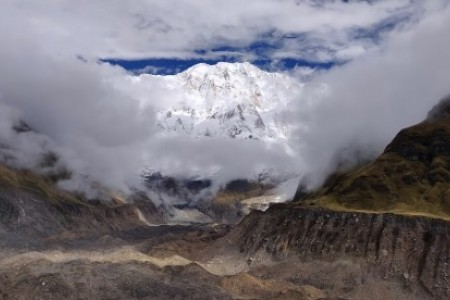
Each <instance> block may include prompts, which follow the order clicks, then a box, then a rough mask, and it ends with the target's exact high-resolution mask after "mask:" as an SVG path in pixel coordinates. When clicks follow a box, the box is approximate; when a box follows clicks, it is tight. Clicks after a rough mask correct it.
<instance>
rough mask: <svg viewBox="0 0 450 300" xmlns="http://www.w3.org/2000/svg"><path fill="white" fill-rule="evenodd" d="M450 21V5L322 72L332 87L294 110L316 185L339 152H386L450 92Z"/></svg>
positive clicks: (322, 81)
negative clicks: (398, 135) (375, 48)
mask: <svg viewBox="0 0 450 300" xmlns="http://www.w3.org/2000/svg"><path fill="white" fill-rule="evenodd" d="M448 28H450V9H449V8H446V9H444V10H440V11H435V12H434V13H431V14H429V15H428V16H427V17H426V18H425V19H424V20H422V21H421V22H420V24H418V25H416V26H413V27H412V28H410V29H409V30H407V31H404V32H403V31H402V32H395V33H394V34H392V35H391V36H390V37H389V39H388V40H387V41H386V43H385V44H383V47H382V48H381V49H380V50H379V51H377V52H373V53H371V54H370V55H366V56H364V57H362V58H360V59H358V60H355V61H353V62H352V63H349V64H347V65H344V66H341V67H339V68H335V69H333V70H331V71H329V72H323V73H321V74H320V75H319V76H317V77H316V78H315V79H314V81H313V83H314V82H316V83H320V84H324V85H325V86H326V89H325V92H323V93H317V90H316V89H314V90H312V92H310V94H309V96H308V93H306V96H305V97H306V98H305V99H303V102H299V105H298V107H297V110H296V111H295V112H294V114H293V118H294V120H297V121H298V122H297V124H298V125H299V129H298V131H297V132H296V133H295V135H294V137H293V139H296V141H295V142H294V141H293V143H294V144H296V146H297V147H298V148H297V149H298V151H299V158H300V159H301V160H302V161H303V163H302V166H303V167H304V168H303V171H304V172H305V173H306V174H308V176H309V180H310V183H311V184H312V185H317V184H320V183H321V181H322V180H323V179H324V177H325V176H326V175H327V174H329V172H331V171H332V168H333V166H335V165H334V164H335V163H336V162H335V158H336V153H338V152H339V151H345V150H351V149H352V148H358V147H359V148H361V149H363V150H364V151H371V152H372V153H373V154H378V153H380V152H381V151H382V150H383V148H384V147H385V146H386V145H387V143H388V142H389V141H390V140H391V139H392V138H393V137H394V136H395V134H396V133H397V132H398V131H399V130H400V129H401V128H404V127H406V126H410V125H413V124H415V123H418V122H420V121H422V120H423V119H424V118H425V116H426V114H427V112H428V111H429V110H430V109H431V107H432V106H433V105H434V104H435V103H437V102H438V100H439V99H441V98H443V97H444V96H445V95H447V94H449V93H450V60H448V58H447V57H448V49H450V40H448V39H446V38H445V36H446V35H447V31H448ZM294 122H295V121H294ZM344 154H345V153H344ZM346 155H350V156H351V155H354V153H351V151H350V152H348V153H347V154H346ZM350 159H351V157H350Z"/></svg>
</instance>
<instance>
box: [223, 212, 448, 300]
mask: <svg viewBox="0 0 450 300" xmlns="http://www.w3.org/2000/svg"><path fill="white" fill-rule="evenodd" d="M228 238H229V239H231V241H232V242H231V244H234V243H236V245H237V247H238V248H239V251H240V252H242V253H245V254H246V255H247V256H248V259H249V262H250V263H253V262H255V261H257V260H258V257H264V256H265V255H267V254H268V255H270V256H271V257H273V258H274V259H275V260H278V261H283V260H286V259H288V257H292V256H294V257H297V258H298V259H300V260H301V261H304V262H329V263H333V262H339V261H341V262H342V261H351V262H352V263H353V264H357V265H358V266H359V267H358V268H359V269H364V272H365V273H366V274H367V276H366V277H370V278H375V280H379V281H389V282H397V283H398V285H399V286H403V287H404V294H405V295H408V294H410V295H411V299H426V298H433V299H448V297H450V283H449V282H448V280H450V278H449V277H450V265H449V263H450V224H449V223H448V222H445V221H440V220H435V219H427V218H422V217H406V216H399V215H393V214H364V213H346V212H333V211H328V210H321V209H305V208H299V207H294V206H292V205H286V204H281V205H274V206H272V207H271V208H269V210H268V211H267V212H265V213H261V212H253V213H252V214H251V215H249V216H248V217H247V218H245V219H244V220H243V222H242V223H240V224H239V225H238V226H237V228H236V229H235V230H234V231H233V232H232V233H231V234H230V235H229V237H228ZM325 269H326V268H325ZM328 270H329V271H330V270H331V267H329V268H328ZM300 276H301V275H300ZM322 276H323V278H315V279H319V280H320V281H325V282H326V280H327V279H329V280H330V281H333V280H334V279H333V278H334V277H333V276H332V275H330V274H327V272H325V273H324V274H323V275H322ZM360 280H361V281H359V282H358V280H356V279H355V282H354V283H353V284H349V286H348V288H349V289H355V288H357V287H358V286H359V287H361V286H364V284H365V283H364V282H363V281H364V276H362V277H361V278H360ZM330 285H331V283H330V284H329V285H328V286H323V287H322V288H324V289H325V290H326V289H331V288H332V287H330Z"/></svg>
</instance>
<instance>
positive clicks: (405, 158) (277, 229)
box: [0, 99, 450, 299]
mask: <svg viewBox="0 0 450 300" xmlns="http://www.w3.org/2000/svg"><path fill="white" fill-rule="evenodd" d="M449 112H450V100H448V99H447V100H445V101H443V102H442V103H441V104H440V105H438V106H437V107H436V108H435V109H433V110H432V111H431V112H430V114H429V116H428V118H427V119H426V120H425V121H424V122H422V123H420V124H418V125H416V126H412V127H410V128H407V129H404V130H402V131H401V132H400V133H399V134H398V135H397V136H396V137H395V138H394V140H393V141H392V142H391V143H390V144H389V145H388V146H387V147H386V150H385V151H384V153H383V154H382V155H381V156H380V157H379V158H377V159H376V160H375V161H373V162H370V163H368V164H365V165H363V166H360V167H357V168H354V169H352V170H350V171H348V172H344V173H336V174H333V175H332V176H330V178H329V179H328V180H327V182H326V183H325V184H324V186H323V187H321V188H319V189H318V190H316V191H311V192H309V193H298V195H299V196H301V197H299V198H298V199H296V200H295V201H293V202H288V203H279V204H272V205H270V207H269V208H268V209H267V211H265V212H262V211H256V210H254V211H251V212H250V214H249V215H248V216H246V217H244V218H243V220H242V221H241V222H240V223H239V224H237V225H218V224H212V223H211V224H206V225H185V226H181V225H164V224H163V223H164V222H165V216H164V215H163V214H161V213H160V211H159V210H158V208H156V207H155V206H154V205H153V204H152V202H151V201H150V199H148V198H146V197H145V196H144V195H142V194H135V195H133V197H129V198H128V199H123V198H121V197H118V196H114V195H111V201H109V202H99V201H90V202H89V201H86V200H84V199H83V198H80V197H79V195H78V196H77V195H73V194H69V193H67V192H63V191H60V190H58V189H57V188H56V187H55V185H54V183H53V182H52V180H51V178H48V177H44V176H42V175H37V174H34V173H32V172H30V171H26V170H15V169H11V168H8V167H7V166H1V169H0V170H1V172H0V182H1V185H0V245H1V249H0V266H1V267H0V299H61V298H66V299H86V298H91V299H162V298H164V299H448V298H449V297H450V283H449V282H448V280H449V279H450V278H449V277H450V266H449V263H450V223H449V222H448V219H449V213H450V212H449V210H448V203H449V202H448V201H449V200H448V198H447V195H448V188H447V187H448V180H449V178H450V177H449V176H447V174H450V171H449V170H450V165H449V161H450V157H449V155H450V154H449V152H448V151H447V148H448V144H449V142H450V140H449V137H450V129H449V128H450V125H449V124H450V118H449V117H448V116H449V115H450V113H449ZM197 184H198V185H200V186H202V184H201V183H197ZM191 188H195V186H194V187H191ZM258 189H259V190H258ZM261 189H263V187H261V186H260V187H258V186H257V185H255V184H252V183H249V182H243V181H242V182H241V181H237V182H235V183H234V185H231V186H228V187H227V188H226V189H224V190H223V191H221V192H220V193H219V194H218V195H217V198H216V200H215V201H216V202H217V203H216V204H215V206H212V207H216V208H217V209H219V208H220V207H221V206H220V205H221V204H223V205H224V207H227V205H229V203H230V202H231V203H234V202H235V201H237V202H238V203H241V201H243V200H245V199H244V198H246V197H250V199H252V197H253V198H254V197H255V196H256V197H257V195H258V193H260V190H261ZM235 199H238V200H235ZM219 210H220V209H219ZM221 213H223V212H216V214H217V215H218V216H219V215H221ZM157 224H160V225H157Z"/></svg>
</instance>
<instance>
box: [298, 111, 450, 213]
mask: <svg viewBox="0 0 450 300" xmlns="http://www.w3.org/2000/svg"><path fill="white" fill-rule="evenodd" d="M449 170H450V121H449V120H448V119H441V120H438V121H433V122H429V121H425V122H423V123H420V124H418V125H416V126H413V127H410V128H407V129H404V130H402V131H401V132H400V133H399V134H398V135H397V137H396V138H395V139H394V140H393V141H392V143H391V144H390V145H389V146H388V147H387V148H386V150H385V152H384V153H383V154H382V155H381V156H380V157H379V158H378V159H376V160H375V161H374V162H372V163H370V164H367V165H364V166H361V167H358V168H356V169H354V170H351V171H349V172H346V173H344V174H335V175H333V176H331V177H330V178H329V179H328V180H327V182H326V183H325V185H324V186H323V187H322V188H320V189H319V190H318V191H316V192H314V193H312V194H311V195H309V196H308V197H307V199H305V200H304V203H305V202H306V203H309V204H313V205H317V206H320V207H325V208H329V209H333V210H344V211H361V212H379V213H383V212H393V213H398V214H406V215H422V216H428V217H436V218H441V219H446V220H450V171H449Z"/></svg>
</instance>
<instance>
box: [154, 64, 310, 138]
mask: <svg viewBox="0 0 450 300" xmlns="http://www.w3.org/2000/svg"><path fill="white" fill-rule="evenodd" d="M165 79H166V80H167V82H168V84H170V86H171V87H173V88H175V89H178V90H180V91H181V92H182V94H183V97H182V101H180V102H179V103H177V104H175V105H173V106H171V107H168V108H167V109H166V110H163V111H161V112H160V113H159V114H158V125H159V126H160V127H161V128H162V129H163V131H164V132H165V133H166V134H167V133H169V134H183V135H186V134H187V135H189V136H191V137H199V136H225V137H232V138H256V139H283V140H284V139H285V137H286V133H287V124H283V123H282V122H281V121H280V120H279V119H280V118H277V115H278V114H280V113H281V112H283V111H284V110H286V109H287V107H289V104H290V102H291V101H292V99H294V98H295V97H296V96H298V95H299V94H300V93H301V91H302V87H303V84H301V83H299V82H298V81H297V80H295V79H294V78H291V77H290V76H288V75H284V74H281V73H270V72H266V71H263V70H261V69H259V68H258V67H256V66H254V65H252V64H250V63H247V62H246V63H227V62H220V63H217V64H215V65H208V64H204V63H201V64H197V65H195V66H193V67H191V68H189V69H187V70H186V71H184V72H182V73H179V74H177V75H175V76H167V77H165Z"/></svg>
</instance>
